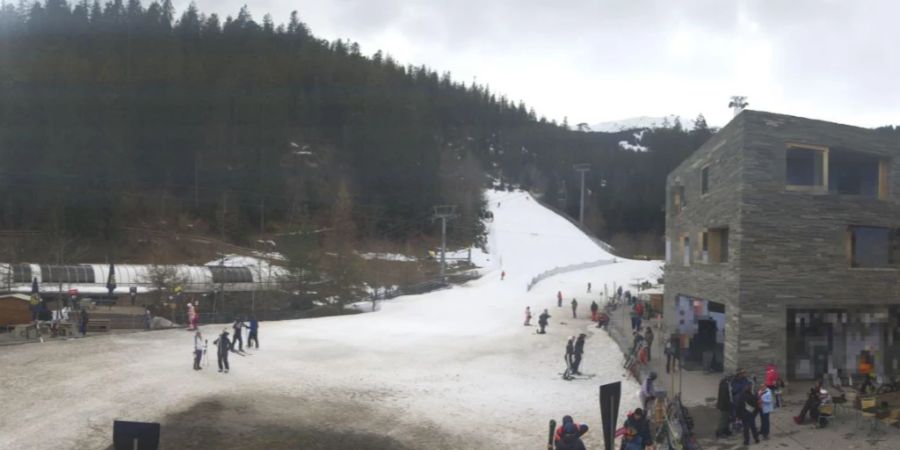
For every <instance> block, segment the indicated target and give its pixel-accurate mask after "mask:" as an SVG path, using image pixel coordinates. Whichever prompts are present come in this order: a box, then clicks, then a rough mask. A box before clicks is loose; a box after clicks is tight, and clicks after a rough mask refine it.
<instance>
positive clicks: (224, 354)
mask: <svg viewBox="0 0 900 450" xmlns="http://www.w3.org/2000/svg"><path fill="white" fill-rule="evenodd" d="M213 345H216V346H217V347H216V348H217V350H218V351H217V352H216V353H217V354H218V356H219V372H222V371H223V370H222V369H223V367H224V372H225V373H228V351H229V350H230V349H231V340H230V339H228V329H227V328H222V334H220V335H219V337H218V339H216V340H214V341H213Z"/></svg>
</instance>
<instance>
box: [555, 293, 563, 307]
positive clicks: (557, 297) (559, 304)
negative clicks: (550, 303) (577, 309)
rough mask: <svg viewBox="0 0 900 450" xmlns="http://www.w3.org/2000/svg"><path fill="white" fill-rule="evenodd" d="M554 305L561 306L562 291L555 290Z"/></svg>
mask: <svg viewBox="0 0 900 450" xmlns="http://www.w3.org/2000/svg"><path fill="white" fill-rule="evenodd" d="M556 306H557V307H559V308H562V291H557V292H556Z"/></svg>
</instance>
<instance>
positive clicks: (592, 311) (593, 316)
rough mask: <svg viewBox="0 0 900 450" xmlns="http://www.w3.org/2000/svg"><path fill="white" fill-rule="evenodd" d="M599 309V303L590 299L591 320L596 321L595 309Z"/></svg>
mask: <svg viewBox="0 0 900 450" xmlns="http://www.w3.org/2000/svg"><path fill="white" fill-rule="evenodd" d="M598 310H600V305H598V304H597V302H596V301H591V320H592V321H594V322H596V321H597V311H598Z"/></svg>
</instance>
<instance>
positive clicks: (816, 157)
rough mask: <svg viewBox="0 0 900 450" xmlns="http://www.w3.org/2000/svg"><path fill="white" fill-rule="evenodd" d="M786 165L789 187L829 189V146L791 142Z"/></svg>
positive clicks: (786, 156) (815, 189) (816, 189)
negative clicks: (803, 144) (802, 144)
mask: <svg viewBox="0 0 900 450" xmlns="http://www.w3.org/2000/svg"><path fill="white" fill-rule="evenodd" d="M785 167H786V180H787V187H788V188H789V189H797V190H814V191H818V190H821V191H825V190H827V189H828V184H827V180H828V147H818V146H800V145H794V144H791V145H789V146H788V148H787V151H786V155H785Z"/></svg>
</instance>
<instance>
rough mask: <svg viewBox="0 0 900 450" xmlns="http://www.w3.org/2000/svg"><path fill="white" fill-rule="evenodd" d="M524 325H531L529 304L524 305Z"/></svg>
mask: <svg viewBox="0 0 900 450" xmlns="http://www.w3.org/2000/svg"><path fill="white" fill-rule="evenodd" d="M525 326H526V327H530V326H531V307H530V306H526V307H525Z"/></svg>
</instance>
